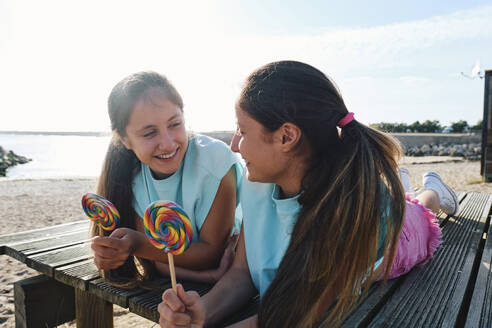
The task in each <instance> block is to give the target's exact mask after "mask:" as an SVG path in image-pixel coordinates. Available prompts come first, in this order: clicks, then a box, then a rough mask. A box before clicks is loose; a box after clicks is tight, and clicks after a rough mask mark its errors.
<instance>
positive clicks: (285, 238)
mask: <svg viewBox="0 0 492 328" xmlns="http://www.w3.org/2000/svg"><path fill="white" fill-rule="evenodd" d="M299 196H300V194H299V195H296V196H294V197H292V198H287V199H279V187H278V185H275V184H271V183H258V182H251V181H248V180H247V178H246V177H244V179H243V182H242V184H241V207H242V210H243V215H244V219H243V228H244V238H245V246H246V258H247V261H248V267H249V272H250V275H251V279H252V281H253V284H254V285H255V287H256V289H257V290H258V292H259V293H260V298H261V297H263V294H264V293H265V291H266V290H267V289H268V287H269V286H270V284H271V282H272V281H273V279H274V278H275V275H276V274H277V269H278V267H279V265H280V262H281V261H282V258H283V257H284V254H285V252H286V250H287V248H288V246H289V243H290V237H291V233H292V230H293V228H294V225H295V223H296V222H297V217H298V215H299V211H300V209H301V205H300V204H299V202H298V198H299ZM387 204H388V203H386V202H383V205H384V206H385V209H386V206H387ZM387 212H388V211H387V210H385V211H383V215H382V217H381V221H380V224H382V226H381V227H383V228H386V225H385V221H386V220H385V218H386V215H387ZM382 231H383V233H381V234H380V236H379V238H378V256H377V258H378V260H377V261H376V263H375V264H374V267H377V266H378V265H379V264H380V263H381V262H382V260H383V255H384V249H383V248H384V247H383V246H384V238H385V229H382Z"/></svg>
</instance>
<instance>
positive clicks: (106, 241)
mask: <svg viewBox="0 0 492 328" xmlns="http://www.w3.org/2000/svg"><path fill="white" fill-rule="evenodd" d="M92 244H95V245H99V246H105V247H110V248H116V249H118V247H119V246H121V240H120V239H117V238H111V237H100V236H97V237H94V238H92Z"/></svg>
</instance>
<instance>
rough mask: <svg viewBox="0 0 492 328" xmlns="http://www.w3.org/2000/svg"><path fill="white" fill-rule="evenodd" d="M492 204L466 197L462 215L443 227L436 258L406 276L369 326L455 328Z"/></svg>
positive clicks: (488, 200) (475, 196) (478, 196)
mask: <svg viewBox="0 0 492 328" xmlns="http://www.w3.org/2000/svg"><path fill="white" fill-rule="evenodd" d="M491 205H492V200H491V197H490V196H489V195H486V194H475V193H471V194H468V195H467V197H466V198H465V200H464V201H463V203H462V205H461V208H460V211H459V212H458V213H457V214H456V215H455V216H454V217H452V218H451V219H450V220H449V221H448V222H447V223H446V224H445V225H444V227H443V229H442V230H443V240H444V242H443V244H442V245H441V247H439V249H438V250H437V251H436V254H435V257H434V259H433V260H431V261H430V262H429V263H428V264H426V265H425V266H422V267H416V268H414V270H412V271H411V272H410V273H409V274H408V275H407V277H405V281H404V282H403V283H402V284H401V285H399V286H398V288H397V290H396V291H395V292H394V294H393V295H392V297H391V298H390V299H389V301H388V302H387V303H385V304H384V305H383V306H382V308H381V310H380V311H379V312H378V313H377V314H376V315H375V317H374V319H373V320H372V321H371V322H370V324H369V326H370V327H422V326H424V327H452V326H454V324H455V323H456V321H457V320H458V315H459V312H460V308H461V302H462V300H463V297H464V295H465V292H466V288H467V284H468V281H469V279H470V276H471V274H472V265H471V264H470V261H471V262H473V260H474V257H475V255H476V253H477V250H478V244H479V241H480V238H481V231H482V229H483V225H484V223H485V220H486V218H487V215H488V213H489V211H490V207H491Z"/></svg>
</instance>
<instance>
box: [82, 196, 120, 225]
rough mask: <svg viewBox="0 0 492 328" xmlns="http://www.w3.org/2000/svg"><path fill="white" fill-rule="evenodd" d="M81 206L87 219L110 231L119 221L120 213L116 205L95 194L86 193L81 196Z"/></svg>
mask: <svg viewBox="0 0 492 328" xmlns="http://www.w3.org/2000/svg"><path fill="white" fill-rule="evenodd" d="M82 208H83V209H84V212H85V214H86V215H87V216H88V217H89V219H91V220H92V221H93V222H94V223H95V224H97V225H99V226H100V227H101V228H102V229H104V230H107V231H112V230H114V229H115V228H116V226H117V225H118V224H119V222H120V214H119V213H118V210H117V209H116V207H115V206H114V205H113V204H112V203H111V202H110V201H109V200H107V199H105V198H104V197H102V196H99V195H97V194H93V193H87V194H85V195H84V196H82ZM101 234H102V231H101Z"/></svg>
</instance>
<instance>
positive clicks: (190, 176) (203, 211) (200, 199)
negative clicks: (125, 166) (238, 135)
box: [133, 135, 244, 240]
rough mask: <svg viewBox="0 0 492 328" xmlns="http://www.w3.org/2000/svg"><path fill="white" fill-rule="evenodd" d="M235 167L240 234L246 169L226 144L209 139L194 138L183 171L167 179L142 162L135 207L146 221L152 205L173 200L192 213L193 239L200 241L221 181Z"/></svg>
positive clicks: (237, 218)
mask: <svg viewBox="0 0 492 328" xmlns="http://www.w3.org/2000/svg"><path fill="white" fill-rule="evenodd" d="M232 166H234V167H235V171H236V215H235V223H234V229H235V230H238V231H239V229H240V227H241V220H242V212H241V207H240V206H239V197H240V194H239V192H238V191H239V188H240V186H241V178H242V175H243V170H244V169H243V166H242V164H241V159H240V157H239V156H238V155H237V154H235V153H233V152H232V151H231V150H230V149H229V147H228V146H227V145H226V144H225V143H223V142H222V141H219V140H216V139H213V138H210V137H207V136H202V135H196V136H193V137H191V138H190V140H189V142H188V149H187V150H186V154H185V156H184V158H183V161H182V163H181V166H180V168H179V170H178V171H176V172H175V173H174V174H173V175H171V176H169V177H168V178H166V179H162V180H156V179H154V177H153V176H152V172H151V170H150V168H149V167H148V166H147V165H145V164H143V163H141V166H140V170H139V172H138V173H137V174H136V176H135V178H134V180H133V195H134V199H133V208H134V209H135V212H136V213H137V214H138V215H139V216H140V217H141V218H143V216H144V213H145V210H146V209H147V207H148V206H149V204H150V203H152V202H154V201H156V200H170V201H173V202H175V203H177V204H179V205H180V206H181V207H183V209H184V210H185V212H186V213H187V214H188V216H189V218H190V220H191V223H192V225H193V240H198V236H199V233H200V229H201V227H202V225H203V223H204V222H205V219H206V218H207V215H208V212H209V211H210V208H211V207H212V203H213V201H214V200H215V195H216V194H217V190H218V189H219V185H220V182H221V180H222V178H223V177H224V176H225V175H226V173H227V172H228V171H229V169H230V168H231V167H232Z"/></svg>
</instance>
